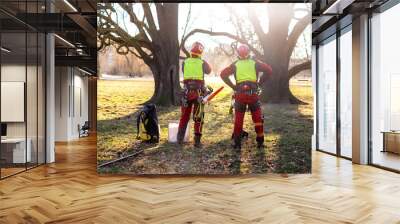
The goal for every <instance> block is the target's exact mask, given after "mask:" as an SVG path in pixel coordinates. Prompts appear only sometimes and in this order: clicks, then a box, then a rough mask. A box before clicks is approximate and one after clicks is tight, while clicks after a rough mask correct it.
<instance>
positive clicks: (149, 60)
mask: <svg viewBox="0 0 400 224" xmlns="http://www.w3.org/2000/svg"><path fill="white" fill-rule="evenodd" d="M135 7H136V8H135ZM138 8H140V13H139V12H138V10H135V9H138ZM97 14H98V28H97V29H98V45H99V46H98V48H99V50H101V49H103V48H106V47H108V46H114V47H115V48H116V50H117V52H118V53H119V54H122V55H124V54H134V55H135V56H136V57H138V58H140V59H142V60H143V61H144V62H145V63H146V65H148V66H149V68H150V70H151V71H152V73H153V77H154V82H155V90H154V94H153V96H152V97H151V99H150V100H149V101H148V102H152V103H156V104H158V105H165V106H169V105H176V104H177V103H178V102H179V99H178V97H177V96H178V94H179V92H180V88H181V87H180V85H179V38H178V4H177V3H154V4H150V3H99V6H98V13H97ZM124 15H128V17H129V22H130V23H131V25H133V26H134V27H135V29H136V31H137V32H135V33H133V32H132V30H128V28H127V27H128V26H127V25H126V24H125V20H124V19H121V18H123V17H124ZM121 20H122V21H121Z"/></svg>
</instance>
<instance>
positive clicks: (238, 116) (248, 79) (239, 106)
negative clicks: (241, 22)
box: [220, 44, 272, 149]
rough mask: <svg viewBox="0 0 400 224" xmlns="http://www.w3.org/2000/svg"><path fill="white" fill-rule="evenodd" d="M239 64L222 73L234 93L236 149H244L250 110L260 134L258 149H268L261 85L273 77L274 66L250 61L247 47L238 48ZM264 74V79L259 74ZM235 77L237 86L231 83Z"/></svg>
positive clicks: (237, 62) (234, 139)
mask: <svg viewBox="0 0 400 224" xmlns="http://www.w3.org/2000/svg"><path fill="white" fill-rule="evenodd" d="M237 56H238V60H237V61H235V62H234V63H232V64H231V65H229V66H228V67H226V68H225V69H223V70H222V72H221V74H220V76H221V78H222V80H223V81H224V82H225V83H226V84H227V85H228V86H229V87H231V88H232V89H233V90H234V100H235V103H234V109H235V118H234V122H235V124H234V129H233V135H232V136H233V147H234V148H235V149H240V148H241V140H242V138H241V136H242V131H243V119H244V115H245V112H246V110H247V108H248V109H249V110H250V112H251V116H252V120H253V122H254V126H255V132H256V134H257V137H256V141H257V147H258V148H263V147H264V124H263V123H264V118H263V113H262V110H261V109H262V108H261V102H260V97H259V93H260V88H259V85H261V84H262V83H264V82H265V80H267V79H268V77H269V76H271V75H272V68H271V66H270V65H268V64H265V63H263V62H260V61H258V60H253V59H251V58H250V49H249V47H248V46H247V45H244V44H243V45H240V46H239V47H238V48H237ZM260 72H262V73H264V74H263V75H262V76H261V77H260V78H259V77H258V74H259V73H260ZM231 75H234V79H235V81H236V83H235V84H233V83H232V81H231V80H230V78H229V77H230V76H231Z"/></svg>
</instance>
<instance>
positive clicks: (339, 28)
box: [314, 16, 352, 160]
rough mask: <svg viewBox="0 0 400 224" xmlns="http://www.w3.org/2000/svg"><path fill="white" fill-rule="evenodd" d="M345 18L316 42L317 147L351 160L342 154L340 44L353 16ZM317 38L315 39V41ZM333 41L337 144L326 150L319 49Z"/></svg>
mask: <svg viewBox="0 0 400 224" xmlns="http://www.w3.org/2000/svg"><path fill="white" fill-rule="evenodd" d="M343 20H345V21H340V24H335V25H333V26H332V29H335V30H336V31H335V32H332V30H329V32H326V33H325V34H324V33H323V35H321V36H320V37H319V38H321V37H322V36H323V37H324V39H318V41H317V43H316V61H317V65H316V84H317V86H316V89H317V91H316V92H317V96H316V98H317V100H316V116H317V122H316V126H317V127H316V128H317V130H316V132H317V134H316V148H317V151H320V152H324V153H327V154H330V155H334V156H338V157H341V158H344V159H348V160H351V158H350V157H347V156H344V155H342V152H341V151H342V150H341V141H342V140H341V132H342V127H341V108H340V104H341V99H340V98H341V97H340V93H341V88H340V84H341V57H340V55H341V54H340V53H341V52H340V50H341V48H340V46H341V36H343V35H344V34H346V33H348V32H351V25H352V24H351V16H346V17H345V18H343ZM328 33H329V34H328ZM327 34H328V35H329V36H328V35H327ZM315 40H316V39H314V41H315ZM331 41H335V42H336V46H335V54H336V55H335V68H336V71H335V76H336V83H335V90H336V95H335V96H336V97H335V104H336V105H335V112H336V114H335V122H336V125H335V128H336V130H335V134H336V137H335V144H336V146H335V150H334V151H332V150H326V149H324V148H323V147H321V144H320V134H319V132H320V127H319V126H320V119H319V118H318V117H319V114H320V113H321V111H320V104H321V102H320V100H321V96H320V94H319V92H320V91H319V90H320V88H321V86H320V78H321V77H320V74H319V73H320V66H321V63H320V58H321V54H320V51H319V49H320V47H321V45H323V44H326V43H329V42H331Z"/></svg>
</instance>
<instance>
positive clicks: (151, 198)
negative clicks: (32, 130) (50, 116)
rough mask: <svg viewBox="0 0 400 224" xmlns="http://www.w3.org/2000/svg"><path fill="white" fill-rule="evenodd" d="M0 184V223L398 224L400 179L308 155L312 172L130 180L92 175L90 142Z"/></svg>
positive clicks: (62, 149) (61, 148) (62, 147)
mask: <svg viewBox="0 0 400 224" xmlns="http://www.w3.org/2000/svg"><path fill="white" fill-rule="evenodd" d="M56 155H57V157H56V158H57V162H56V163H55V164H49V165H46V166H42V167H39V168H36V169H33V170H29V171H28V172H26V173H22V174H19V175H17V176H14V177H11V178H8V179H5V180H3V181H0V223H7V224H8V223H118V224H122V223H173V224H175V223H374V224H376V223H385V224H386V223H400V200H399V199H400V175H398V174H395V173H390V172H387V171H384V170H380V169H377V168H374V167H369V166H360V165H353V164H351V162H350V161H347V160H343V159H338V158H335V157H333V156H330V155H326V154H323V153H319V152H314V153H313V173H312V174H302V175H289V176H284V175H277V174H267V175H250V176H242V177H239V176H236V177H162V176H158V177H132V176H126V175H116V176H102V175H98V174H97V173H96V139H95V137H90V138H85V139H82V140H81V141H76V142H71V143H69V144H57V151H56Z"/></svg>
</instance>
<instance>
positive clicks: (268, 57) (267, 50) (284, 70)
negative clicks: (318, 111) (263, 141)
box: [255, 4, 303, 104]
mask: <svg viewBox="0 0 400 224" xmlns="http://www.w3.org/2000/svg"><path fill="white" fill-rule="evenodd" d="M268 15H270V18H280V19H279V20H273V21H270V22H269V33H268V34H267V35H265V36H262V35H263V34H262V31H261V30H260V29H261V27H257V26H255V28H256V32H257V33H258V36H262V37H263V38H262V40H261V45H262V49H263V56H264V58H262V59H261V60H263V61H264V62H266V63H268V64H269V65H271V67H272V77H271V78H270V79H269V80H267V82H266V83H265V84H264V85H263V86H262V89H263V91H262V95H261V100H262V102H266V103H290V104H300V103H303V102H302V101H301V100H299V99H297V98H296V97H295V96H294V95H293V94H292V93H291V91H290V88H289V80H290V78H291V75H290V74H289V62H290V57H291V54H292V51H291V50H290V49H289V44H288V32H289V25H290V22H291V20H292V18H293V10H290V9H288V8H287V6H286V5H279V4H277V5H273V7H272V6H270V7H269V8H268Z"/></svg>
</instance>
